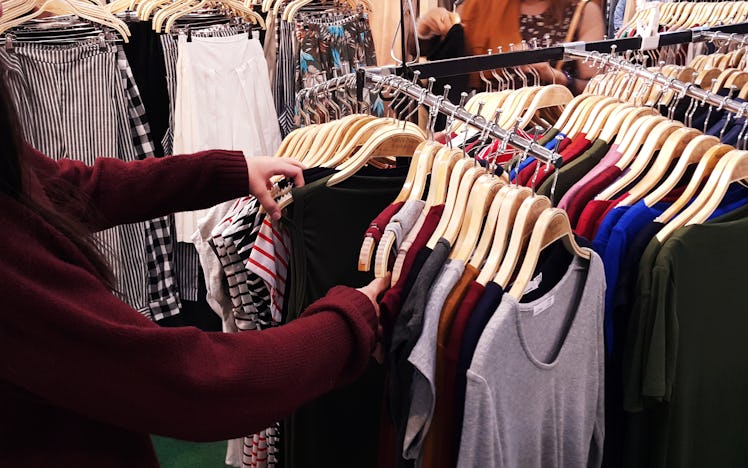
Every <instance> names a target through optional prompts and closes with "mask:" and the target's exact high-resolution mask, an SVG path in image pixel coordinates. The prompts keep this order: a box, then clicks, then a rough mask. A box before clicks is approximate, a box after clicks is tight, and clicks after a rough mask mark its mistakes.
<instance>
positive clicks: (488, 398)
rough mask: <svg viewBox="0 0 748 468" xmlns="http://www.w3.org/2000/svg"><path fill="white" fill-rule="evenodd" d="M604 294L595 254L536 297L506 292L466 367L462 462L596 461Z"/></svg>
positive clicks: (601, 418)
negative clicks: (523, 298)
mask: <svg viewBox="0 0 748 468" xmlns="http://www.w3.org/2000/svg"><path fill="white" fill-rule="evenodd" d="M590 252H591V251H590ZM604 297H605V275H604V273H603V265H602V261H601V260H600V257H599V256H598V255H597V254H595V253H592V258H591V259H590V260H589V261H587V260H584V259H582V258H580V257H575V259H574V261H573V262H572V263H571V265H570V266H569V269H568V270H567V272H566V274H565V275H564V277H563V278H562V279H561V280H560V281H559V283H558V284H557V285H556V286H555V287H554V288H553V289H552V290H551V291H550V292H549V293H548V294H546V295H544V296H543V297H541V298H539V299H537V300H535V301H532V302H530V303H527V304H521V303H518V302H517V301H516V300H515V299H514V298H512V297H510V296H509V295H508V294H505V295H504V297H503V299H502V301H501V304H500V305H499V307H498V309H497V310H496V313H495V314H494V316H493V317H492V318H491V320H490V321H489V322H488V324H487V325H486V328H485V329H484V330H483V333H482V335H481V338H480V341H479V342H478V347H477V349H476V351H475V355H474V357H473V361H472V363H471V365H470V369H469V370H468V372H467V379H468V383H467V393H466V398H465V417H464V420H463V421H464V422H463V427H462V440H461V441H460V455H459V459H458V466H459V467H466V468H468V467H469V468H473V467H478V466H490V467H496V468H498V467H512V468H513V467H522V468H534V467H537V468H541V467H549V466H556V467H567V466H568V467H599V466H600V463H601V462H602V450H603V439H604V434H605V424H604V423H605V406H604V375H603V374H604V353H605V350H604V345H603V309H604Z"/></svg>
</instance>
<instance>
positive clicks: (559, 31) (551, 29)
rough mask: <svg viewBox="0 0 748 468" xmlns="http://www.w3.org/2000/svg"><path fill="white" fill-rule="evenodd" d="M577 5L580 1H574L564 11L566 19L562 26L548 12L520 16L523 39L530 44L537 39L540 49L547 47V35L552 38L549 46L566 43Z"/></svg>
mask: <svg viewBox="0 0 748 468" xmlns="http://www.w3.org/2000/svg"><path fill="white" fill-rule="evenodd" d="M550 1H557V0H550ZM577 3H578V0H573V1H572V2H571V3H570V4H569V5H567V6H566V8H565V9H564V19H563V21H562V22H561V24H557V23H556V22H555V21H554V20H553V17H551V14H550V12H548V11H546V12H545V13H541V14H539V15H523V14H521V15H520V16H519V30H520V32H521V34H522V39H523V40H525V41H527V43H528V44H532V40H533V39H537V41H538V47H545V45H546V43H545V39H544V36H545V35H546V34H548V35H549V36H550V44H549V45H555V44H559V43H561V42H564V41H566V34H567V33H568V31H569V26H570V25H571V18H572V17H573V16H574V10H575V9H576V7H577Z"/></svg>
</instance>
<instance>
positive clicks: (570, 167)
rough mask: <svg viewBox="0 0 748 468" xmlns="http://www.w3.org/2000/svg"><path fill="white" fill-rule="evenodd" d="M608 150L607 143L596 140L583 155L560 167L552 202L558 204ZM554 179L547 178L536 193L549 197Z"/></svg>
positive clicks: (608, 145) (552, 177)
mask: <svg viewBox="0 0 748 468" xmlns="http://www.w3.org/2000/svg"><path fill="white" fill-rule="evenodd" d="M609 148H610V144H609V143H608V142H607V141H605V140H601V139H599V138H598V139H597V140H595V142H594V143H593V144H592V146H590V147H589V149H588V150H587V151H585V152H584V154H582V155H581V156H579V157H578V158H575V159H574V160H573V161H571V162H570V163H569V164H564V165H563V166H561V169H559V171H558V182H556V189H555V191H554V194H553V201H554V202H555V203H558V201H559V200H561V197H563V196H564V195H565V194H566V192H567V191H568V190H569V189H570V188H571V186H572V185H574V184H576V183H577V182H578V181H579V180H580V179H581V178H582V177H584V176H585V174H587V173H588V172H589V171H590V170H591V169H592V168H593V167H595V165H597V163H599V162H600V160H602V159H603V157H605V155H606V154H607V153H608V149H609ZM555 178H556V177H555V176H554V175H551V176H550V177H548V178H547V179H546V180H545V181H544V182H543V184H542V185H541V186H540V188H539V189H538V193H539V194H540V195H545V196H546V197H550V196H551V187H552V186H553V180H554V179H555Z"/></svg>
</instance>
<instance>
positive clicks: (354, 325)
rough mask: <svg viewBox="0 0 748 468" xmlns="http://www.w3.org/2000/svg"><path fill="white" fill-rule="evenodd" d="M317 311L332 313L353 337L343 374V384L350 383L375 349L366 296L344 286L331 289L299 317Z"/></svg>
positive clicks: (374, 322)
mask: <svg viewBox="0 0 748 468" xmlns="http://www.w3.org/2000/svg"><path fill="white" fill-rule="evenodd" d="M318 312H334V313H337V314H338V315H340V316H341V317H343V318H344V319H345V321H346V323H347V324H348V327H349V329H350V330H351V334H352V335H353V336H352V338H353V346H354V349H353V350H352V351H353V352H352V354H351V356H350V357H349V359H348V363H347V364H346V368H345V370H344V372H343V381H342V382H340V383H339V384H341V385H345V384H348V383H351V382H353V381H354V380H355V379H356V378H358V377H359V376H360V375H361V373H362V372H363V371H364V369H366V366H367V365H368V363H369V359H370V357H371V354H372V352H374V348H375V346H376V342H377V339H376V330H377V326H378V322H377V315H376V311H375V310H374V305H373V304H372V303H371V301H370V300H369V298H368V297H366V295H365V294H364V293H362V292H360V291H358V290H356V289H353V288H350V287H347V286H335V287H334V288H332V289H330V290H329V291H328V292H327V295H325V297H323V298H321V299H319V300H318V301H316V302H314V303H313V304H312V305H310V306H309V307H307V309H306V310H305V311H304V313H303V314H302V317H303V316H306V315H312V314H316V313H318Z"/></svg>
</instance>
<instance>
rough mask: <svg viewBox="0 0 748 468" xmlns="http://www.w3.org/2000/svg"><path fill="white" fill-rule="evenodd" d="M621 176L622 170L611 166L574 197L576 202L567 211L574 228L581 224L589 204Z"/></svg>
mask: <svg viewBox="0 0 748 468" xmlns="http://www.w3.org/2000/svg"><path fill="white" fill-rule="evenodd" d="M621 174H622V171H621V169H620V168H618V167H617V166H611V167H609V168H607V169H605V170H604V171H602V172H601V173H600V174H599V175H598V176H597V177H595V178H594V179H592V180H591V181H590V182H589V183H588V184H586V185H585V186H584V187H582V189H581V190H579V193H578V194H577V196H576V197H574V200H572V202H571V203H570V204H569V207H568V208H567V210H566V212H567V214H568V215H569V221H570V222H571V225H572V227H574V228H576V227H577V225H578V224H579V217H580V216H581V214H582V211H584V208H585V207H586V206H587V204H588V203H589V202H590V201H591V200H592V199H594V198H595V196H597V194H599V193H600V192H602V191H603V190H605V189H606V188H607V187H608V186H609V185H610V184H612V183H613V182H615V180H616V179H618V178H619V177H620V176H621Z"/></svg>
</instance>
